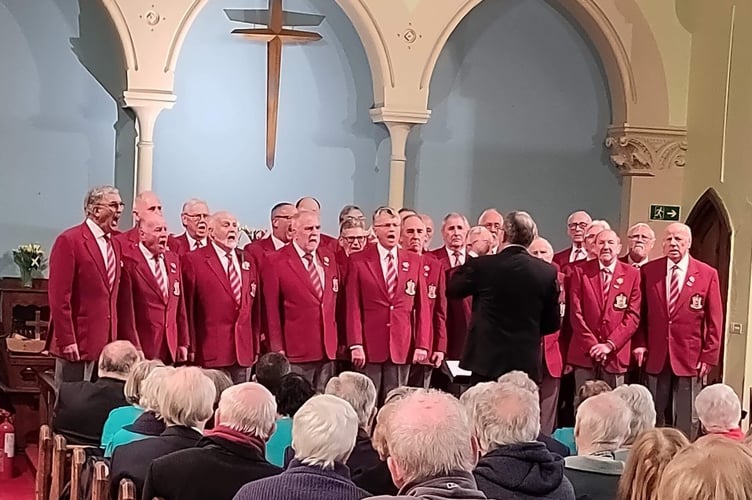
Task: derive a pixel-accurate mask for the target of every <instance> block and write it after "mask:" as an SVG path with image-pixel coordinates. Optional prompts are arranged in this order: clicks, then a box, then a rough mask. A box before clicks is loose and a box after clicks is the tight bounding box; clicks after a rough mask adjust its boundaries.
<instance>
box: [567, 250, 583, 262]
mask: <svg viewBox="0 0 752 500" xmlns="http://www.w3.org/2000/svg"><path fill="white" fill-rule="evenodd" d="M578 252H579V253H578ZM578 255H582V257H581V258H580V260H585V259H587V252H586V251H585V247H584V246H582V247H580V248H577V247H575V246H573V247H572V249H571V250H570V251H569V262H574V261H575V260H574V259H576V258H577V256H578Z"/></svg>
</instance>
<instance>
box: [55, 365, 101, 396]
mask: <svg viewBox="0 0 752 500" xmlns="http://www.w3.org/2000/svg"><path fill="white" fill-rule="evenodd" d="M96 366H97V362H96V361H68V360H66V359H61V358H56V359H55V387H56V388H58V389H59V388H60V384H62V383H63V382H82V381H90V380H91V379H92V376H93V375H94V368H95V367H96Z"/></svg>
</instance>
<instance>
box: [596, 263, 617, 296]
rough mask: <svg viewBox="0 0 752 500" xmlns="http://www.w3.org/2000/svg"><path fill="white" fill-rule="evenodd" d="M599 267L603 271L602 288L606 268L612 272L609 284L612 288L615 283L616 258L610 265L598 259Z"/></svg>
mask: <svg viewBox="0 0 752 500" xmlns="http://www.w3.org/2000/svg"><path fill="white" fill-rule="evenodd" d="M598 268H599V269H600V272H601V288H603V271H604V269H608V272H609V273H611V283H610V284H609V285H608V289H609V290H611V287H612V286H613V284H614V271H615V270H616V259H614V261H613V262H612V263H611V265H610V266H604V265H603V264H602V263H601V261H598Z"/></svg>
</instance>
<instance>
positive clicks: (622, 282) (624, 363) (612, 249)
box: [567, 230, 641, 387]
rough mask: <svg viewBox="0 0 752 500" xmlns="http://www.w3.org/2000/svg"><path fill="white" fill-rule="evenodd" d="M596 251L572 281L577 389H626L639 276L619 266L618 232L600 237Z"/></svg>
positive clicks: (571, 354) (570, 358)
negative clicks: (594, 383)
mask: <svg viewBox="0 0 752 500" xmlns="http://www.w3.org/2000/svg"><path fill="white" fill-rule="evenodd" d="M595 248H597V251H598V258H597V259H596V260H590V261H587V262H586V263H585V264H583V265H582V266H581V267H580V268H579V271H578V272H576V273H574V274H573V276H572V283H571V287H570V290H569V299H570V305H571V311H570V314H569V320H570V323H571V328H572V337H571V339H570V340H569V348H568V349H567V363H568V364H570V365H572V366H573V367H574V379H575V386H576V387H580V386H582V384H584V383H585V382H586V381H587V380H590V379H600V380H603V381H605V382H606V383H607V384H608V385H610V386H611V387H616V386H618V385H622V384H624V376H625V374H626V373H627V370H628V369H629V360H630V356H631V346H632V343H631V340H632V336H633V335H634V334H635V332H636V331H637V327H638V326H639V323H640V300H641V295H640V272H639V271H638V270H637V269H635V268H634V267H632V266H628V265H626V264H624V263H623V262H620V261H619V260H618V256H619V252H620V251H621V242H620V241H619V236H618V235H617V234H616V233H615V232H614V231H610V230H605V231H601V232H600V233H598V236H597V237H596V240H595Z"/></svg>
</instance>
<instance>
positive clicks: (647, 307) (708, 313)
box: [634, 222, 723, 438]
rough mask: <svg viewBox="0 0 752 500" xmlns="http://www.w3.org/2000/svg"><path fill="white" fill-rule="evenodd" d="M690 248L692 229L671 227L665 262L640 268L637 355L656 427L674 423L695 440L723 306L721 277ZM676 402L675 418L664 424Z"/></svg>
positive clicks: (714, 360) (714, 358)
mask: <svg viewBox="0 0 752 500" xmlns="http://www.w3.org/2000/svg"><path fill="white" fill-rule="evenodd" d="M691 246H692V232H691V230H690V228H689V227H688V226H686V225H684V224H681V223H678V222H675V223H673V224H669V226H668V227H667V228H666V230H665V233H664V237H663V254H664V255H665V257H663V258H660V259H656V260H653V261H650V262H648V263H647V264H645V265H644V266H643V267H642V268H641V272H642V294H643V301H642V307H643V309H642V311H643V312H642V322H641V325H640V330H639V332H638V333H639V335H638V337H637V339H638V340H637V348H636V349H635V350H634V355H635V358H636V360H637V363H638V364H639V365H640V366H642V364H643V363H644V364H645V372H646V373H647V374H648V388H649V389H650V392H652V393H653V398H654V399H655V409H656V412H657V414H658V422H657V424H658V425H664V424H669V425H671V424H673V425H674V426H675V427H677V428H678V429H680V430H682V431H684V432H685V433H686V434H687V435H688V436H689V437H690V438H694V437H695V436H696V435H697V431H698V420H697V414H696V412H695V407H694V401H695V397H696V396H697V393H698V392H699V391H700V390H701V389H702V386H703V384H704V383H705V381H706V378H707V375H708V373H709V372H710V369H711V368H712V367H713V366H716V365H717V364H718V357H719V354H720V345H721V341H722V332H723V304H722V303H721V290H720V286H719V284H718V273H717V272H716V270H715V269H713V268H712V267H710V266H708V265H707V264H705V263H703V262H700V261H699V260H697V259H693V258H692V257H690V256H689V248H690V247H691ZM672 400H673V409H674V411H673V417H674V418H673V421H672V422H665V421H664V420H665V418H664V416H665V414H666V409H667V408H668V405H669V404H670V401H672Z"/></svg>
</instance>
